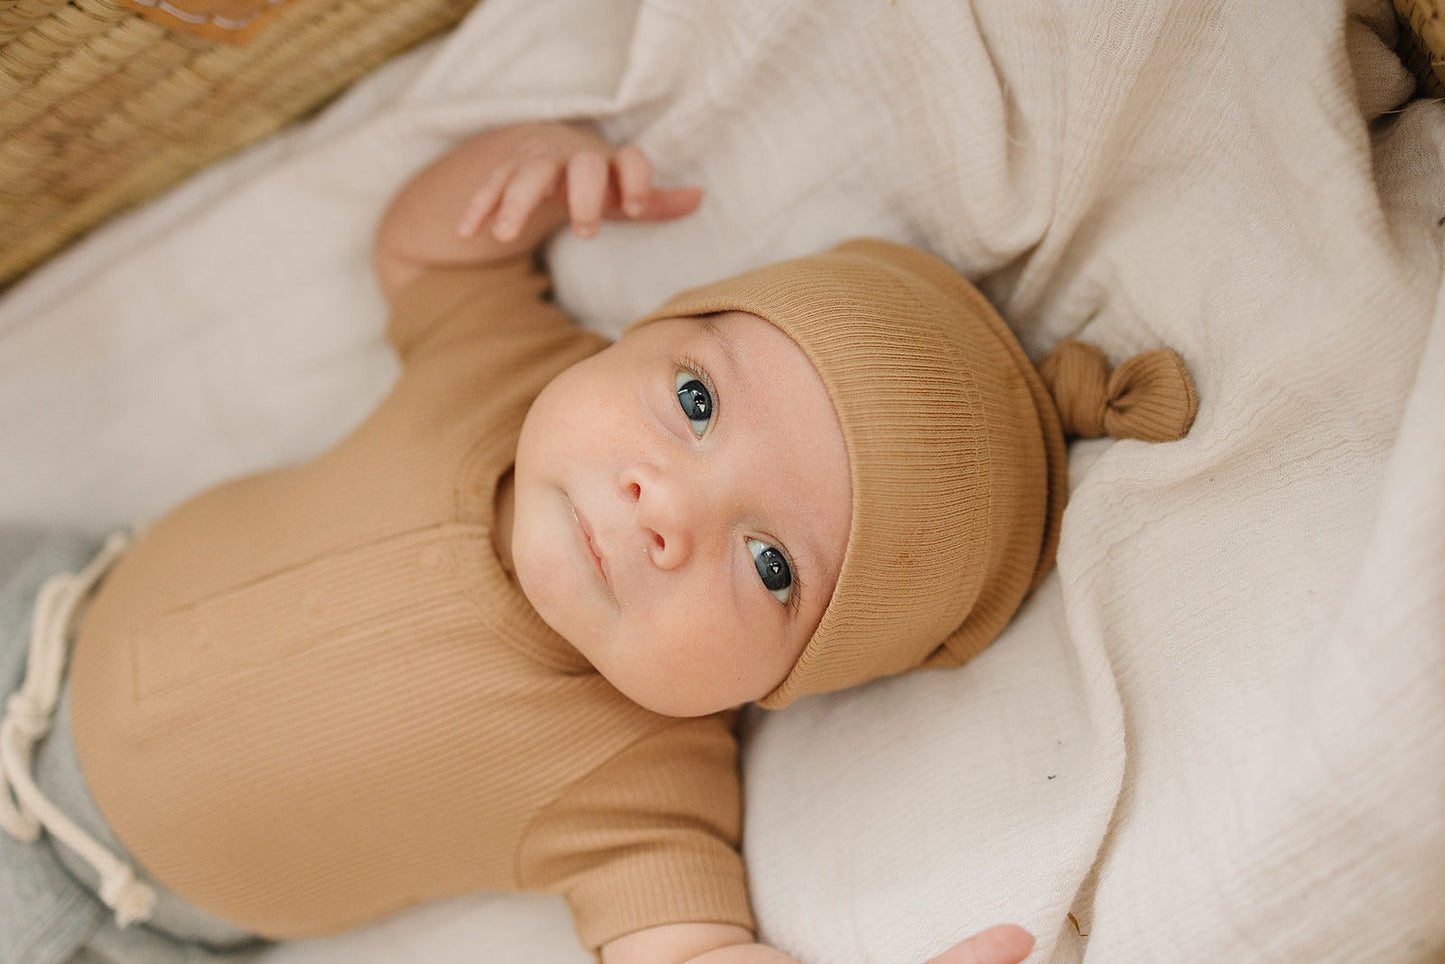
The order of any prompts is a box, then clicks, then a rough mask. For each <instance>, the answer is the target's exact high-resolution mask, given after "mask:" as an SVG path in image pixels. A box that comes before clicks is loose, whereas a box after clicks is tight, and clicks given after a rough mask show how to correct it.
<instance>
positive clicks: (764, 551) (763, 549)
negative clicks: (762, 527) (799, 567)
mask: <svg viewBox="0 0 1445 964" xmlns="http://www.w3.org/2000/svg"><path fill="white" fill-rule="evenodd" d="M748 552H750V553H752V555H753V565H754V566H756V567H757V569H758V575H759V576H760V577H761V578H762V580H763V587H764V588H766V589H767V590H768V592H770V593H772V594H773V596H774V597H776V598H777V600H778V602H780V603H782V604H783V605H785V606H786V605H787V604H788V600H789V599H790V598H791V597H792V595H793V570H792V569H790V568H789V567H788V560H787V557H786V556H784V555H783V553H782V551H781V550H778V549H774V548H773V547H772V546H770V545H768V544H767V543H766V542H763V541H761V540H759V539H749V540H748Z"/></svg>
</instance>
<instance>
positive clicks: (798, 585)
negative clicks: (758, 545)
mask: <svg viewBox="0 0 1445 964" xmlns="http://www.w3.org/2000/svg"><path fill="white" fill-rule="evenodd" d="M756 538H757V539H758V540H759V541H760V542H764V543H766V544H768V545H770V546H772V547H773V548H774V549H776V550H778V551H779V552H781V553H782V554H783V558H784V559H785V560H786V561H787V563H788V574H789V575H790V576H791V577H792V581H791V582H790V583H788V588H789V589H790V592H789V593H788V601H787V602H786V603H784V604H783V605H785V606H787V607H788V613H789V615H792V616H796V615H798V613H800V612H802V610H803V602H802V601H803V580H802V579H801V578H800V577H799V576H798V564H797V563H796V562H794V561H793V554H792V553H791V552H789V551H788V550H787V548H786V547H784V546H783V544H782V543H781V542H779V541H778V540H776V539H774V538H772V537H771V536H757V537H756Z"/></svg>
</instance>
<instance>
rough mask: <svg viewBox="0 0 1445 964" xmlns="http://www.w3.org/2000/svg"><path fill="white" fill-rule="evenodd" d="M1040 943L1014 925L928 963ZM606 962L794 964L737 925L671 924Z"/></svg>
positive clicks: (983, 962) (1006, 961)
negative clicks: (1035, 942)
mask: <svg viewBox="0 0 1445 964" xmlns="http://www.w3.org/2000/svg"><path fill="white" fill-rule="evenodd" d="M1033 946H1034V939H1033V937H1032V936H1031V935H1030V934H1029V932H1028V931H1026V930H1024V929H1023V928H1021V927H1018V926H1017V925H1014V924H1001V925H999V926H998V927H990V928H989V929H988V930H985V931H980V932H979V933H977V934H974V935H973V936H972V937H967V938H964V939H963V940H962V941H959V942H958V943H957V944H955V945H953V946H952V947H950V948H949V949H948V950H946V951H944V952H943V953H942V954H940V955H938V956H937V957H935V958H933V959H931V960H929V961H928V962H926V964H1019V962H1020V961H1022V960H1023V959H1024V958H1026V957H1028V956H1029V951H1031V950H1033ZM602 962H603V964H674V962H676V964H683V962H686V964H793V959H792V958H791V957H789V956H788V955H786V954H784V953H783V952H782V951H778V950H774V949H773V948H771V947H768V946H767V945H765V944H756V943H754V942H753V935H752V934H751V933H749V932H748V931H746V930H744V929H743V928H741V927H736V926H734V925H731V924H668V925H666V926H663V927H653V928H649V929H648V930H644V931H638V932H637V933H635V934H628V935H627V936H626V937H620V938H618V939H617V940H615V941H613V942H612V943H610V944H607V945H605V946H604V947H603V948H602Z"/></svg>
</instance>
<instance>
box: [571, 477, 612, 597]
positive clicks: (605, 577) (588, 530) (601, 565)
mask: <svg viewBox="0 0 1445 964" xmlns="http://www.w3.org/2000/svg"><path fill="white" fill-rule="evenodd" d="M567 505H568V507H569V508H571V510H572V518H573V519H575V520H576V521H577V528H578V530H579V531H580V532H581V534H582V544H583V546H585V547H586V549H587V555H588V556H590V557H591V559H592V566H593V568H594V569H596V570H597V574H598V576H600V577H601V579H602V582H603V584H604V585H605V586H606V587H607V591H608V592H609V593H613V596H614V598H615V596H616V594H615V592H614V590H613V588H612V576H611V574H610V573H609V572H608V571H607V557H606V556H604V555H603V554H602V550H601V549H600V548H598V546H597V540H596V539H595V538H594V537H593V535H592V526H591V524H590V523H589V522H588V521H587V517H586V516H584V515H583V514H582V513H581V512H580V511H579V510H578V508H577V505H576V503H574V502H573V501H572V500H571V499H568V500H567Z"/></svg>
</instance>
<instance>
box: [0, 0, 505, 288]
mask: <svg viewBox="0 0 1445 964" xmlns="http://www.w3.org/2000/svg"><path fill="white" fill-rule="evenodd" d="M474 3H476V0H290V2H288V3H286V4H285V5H284V6H282V7H281V9H280V10H278V11H277V13H276V14H275V16H274V17H273V18H272V19H270V20H269V21H268V22H267V23H266V24H265V27H264V29H262V30H261V31H260V32H259V33H257V35H256V36H255V37H254V39H252V40H251V42H250V43H249V44H247V45H246V46H232V45H229V44H225V43H218V42H212V41H206V40H201V39H197V38H195V37H192V36H188V35H186V34H184V33H179V32H174V31H171V30H168V29H166V28H165V27H162V26H159V25H157V24H155V23H152V22H151V21H149V20H147V19H145V18H143V17H142V16H140V15H139V14H138V13H137V12H135V11H134V10H133V9H130V8H126V7H122V6H120V5H119V4H117V3H115V2H112V0H69V2H66V0H0V283H3V282H5V281H7V280H9V279H12V278H14V277H15V276H17V275H19V274H20V273H21V272H23V271H24V270H26V269H27V268H29V267H31V266H33V265H35V264H36V263H38V262H39V261H40V260H41V259H42V258H44V257H45V256H46V255H48V254H50V253H51V252H52V251H54V250H55V249H56V248H58V247H59V246H60V245H62V244H63V243H65V242H66V241H68V240H70V239H71V238H73V237H75V236H76V235H78V234H80V233H81V232H83V231H85V230H86V229H88V228H90V227H93V226H94V225H96V224H97V223H99V222H100V221H101V220H103V219H104V218H106V217H107V216H109V215H110V214H112V213H114V212H115V211H117V210H119V209H121V208H123V207H126V206H128V205H130V204H133V203H135V202H137V201H140V200H142V199H144V198H147V197H149V196H151V195H153V194H155V193H156V192H158V191H160V190H161V189H162V188H165V187H167V186H169V185H171V184H173V183H175V182H176V181H178V180H180V179H181V178H183V177H185V176H186V175H187V174H190V173H191V172H193V171H195V170H196V169H198V168H200V167H202V166H203V165H205V164H207V163H208V162H210V161H212V160H215V159H216V158H218V157H221V156H223V155H225V154H228V153H230V152H232V151H234V150H236V149H237V148H239V147H242V146H244V145H246V144H248V143H251V142H253V141H255V140H257V139H258V138H260V137H262V136H264V135H266V134H268V133H270V132H272V131H274V130H276V129H277V128H278V127H280V126H282V125H283V124H285V123H286V122H288V121H290V120H293V119H295V118H296V117H298V116H300V115H302V114H304V113H306V112H308V111H310V110H313V109H315V108H316V107H317V106H318V105H319V104H321V103H322V102H324V101H325V100H327V99H328V98H329V97H331V96H333V95H334V94H336V93H337V92H338V91H340V90H341V89H342V88H343V87H345V86H346V85H347V84H349V83H350V82H351V81H353V80H355V79H356V78H357V77H360V76H361V75H362V74H364V73H366V72H367V71H369V70H371V69H372V68H373V67H375V66H377V65H378V64H380V63H382V62H384V61H385V60H386V59H388V58H389V57H391V56H392V55H394V54H396V53H397V52H399V51H400V50H402V49H404V48H406V47H408V46H410V45H412V44H414V43H416V42H417V41H419V40H422V39H423V38H425V37H427V36H428V35H430V34H432V33H435V32H436V31H438V30H440V29H442V28H444V27H447V26H449V25H451V24H453V23H455V22H456V21H457V20H459V19H460V18H461V16H462V15H463V14H464V13H466V11H467V10H468V9H469V8H470V7H471V6H472V5H473V4H474Z"/></svg>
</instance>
